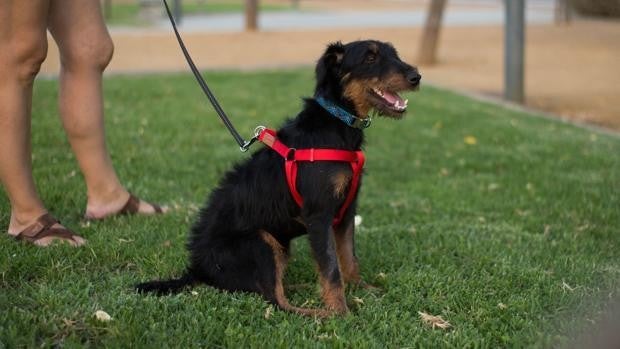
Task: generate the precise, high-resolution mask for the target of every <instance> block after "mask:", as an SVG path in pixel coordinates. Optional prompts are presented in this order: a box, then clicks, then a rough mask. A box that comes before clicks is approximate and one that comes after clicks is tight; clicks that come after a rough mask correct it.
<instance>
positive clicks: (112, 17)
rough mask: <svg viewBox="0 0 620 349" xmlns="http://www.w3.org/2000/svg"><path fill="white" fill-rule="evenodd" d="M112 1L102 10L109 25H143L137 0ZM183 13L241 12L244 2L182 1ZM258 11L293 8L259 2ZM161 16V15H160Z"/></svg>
mask: <svg viewBox="0 0 620 349" xmlns="http://www.w3.org/2000/svg"><path fill="white" fill-rule="evenodd" d="M111 1H112V6H111V8H110V9H109V10H107V11H108V12H107V13H106V10H104V13H105V17H106V22H107V23H108V24H111V25H145V24H148V23H145V22H144V21H143V19H141V18H140V4H139V3H138V1H134V2H120V3H119V2H117V1H114V0H111ZM181 3H182V9H183V15H197V14H202V15H205V14H223V13H236V12H237V13H238V12H243V11H244V9H245V3H244V1H243V0H228V1H222V0H220V1H211V0H202V1H200V0H193V1H187V0H185V1H182V2H181ZM168 4H169V5H170V6H173V2H172V1H171V0H169V1H168ZM160 5H161V9H162V11H164V7H163V4H160ZM258 9H259V11H285V10H293V9H294V7H293V4H292V3H291V4H288V5H287V4H269V3H267V4H265V3H259V7H258ZM162 18H163V17H162Z"/></svg>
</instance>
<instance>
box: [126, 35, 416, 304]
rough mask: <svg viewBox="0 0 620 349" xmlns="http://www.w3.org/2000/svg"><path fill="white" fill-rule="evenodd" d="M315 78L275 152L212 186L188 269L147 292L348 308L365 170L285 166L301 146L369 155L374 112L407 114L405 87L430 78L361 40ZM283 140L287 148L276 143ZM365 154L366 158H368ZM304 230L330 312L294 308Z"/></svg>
mask: <svg viewBox="0 0 620 349" xmlns="http://www.w3.org/2000/svg"><path fill="white" fill-rule="evenodd" d="M316 79H317V81H316V89H315V95H314V98H312V99H307V100H306V101H305V106H304V109H303V110H302V111H301V112H300V113H299V114H298V115H297V117H295V118H294V119H292V120H289V121H288V122H287V123H286V124H285V125H284V126H283V127H282V128H281V129H279V130H278V131H277V134H276V133H275V132H274V133H272V134H266V136H269V137H268V138H269V140H268V141H266V140H265V139H263V142H264V143H267V145H270V146H271V147H272V148H268V147H265V148H263V149H261V150H258V151H257V152H255V153H254V154H253V155H252V156H251V157H250V158H249V159H248V160H246V161H245V162H243V163H241V164H239V165H237V166H236V167H235V168H234V169H233V170H231V171H230V172H228V173H227V174H226V175H225V177H224V178H223V180H222V181H221V183H220V185H219V186H218V187H217V188H216V189H215V190H214V191H213V192H212V194H211V196H210V198H209V201H208V203H207V205H206V207H204V208H203V209H202V210H201V212H200V215H199V217H198V220H197V222H196V224H195V225H194V227H193V229H192V232H191V237H190V239H189V243H188V249H189V251H190V261H189V266H188V267H187V271H186V272H185V274H184V275H183V276H182V277H181V278H179V279H173V280H167V281H151V282H146V283H142V284H139V285H137V289H138V290H139V291H140V292H155V293H157V294H166V293H171V292H176V291H179V290H181V289H182V288H184V287H185V286H187V285H191V284H196V283H205V284H208V285H211V286H213V287H216V288H219V289H223V290H228V291H247V292H257V293H259V294H261V295H263V296H264V297H265V299H267V300H268V301H269V302H272V303H273V304H275V305H277V306H279V307H280V308H282V309H285V310H289V311H293V312H297V313H300V314H304V315H316V316H328V315H331V314H342V313H345V312H347V311H348V308H347V304H346V300H345V295H344V282H349V283H358V284H359V283H361V278H360V275H359V267H358V262H357V258H356V256H355V252H354V246H353V245H354V242H353V235H354V223H353V220H354V219H353V218H354V216H355V210H356V196H357V191H358V188H359V186H358V185H357V183H354V182H359V177H358V174H359V172H361V171H356V168H355V166H354V164H352V163H349V162H348V161H324V160H320V159H319V160H316V161H309V159H305V161H300V162H298V163H295V167H296V168H295V170H294V172H296V177H295V176H293V178H292V179H291V178H290V172H289V168H287V169H285V167H286V166H285V163H287V164H288V163H290V162H295V161H294V155H295V154H294V153H295V151H296V150H297V152H301V150H302V149H304V150H306V152H307V153H308V154H310V153H312V154H314V150H319V149H321V150H325V149H331V150H328V151H327V152H332V153H333V151H332V150H336V151H341V153H343V154H345V155H347V154H361V151H360V149H361V146H362V144H363V142H364V134H363V128H365V127H367V126H368V125H369V122H368V121H369V119H368V114H369V113H370V112H371V111H373V110H374V111H376V112H377V113H378V114H380V115H384V116H389V117H393V118H400V117H401V116H402V115H403V113H404V112H405V110H406V107H407V101H406V100H403V99H402V98H401V97H400V96H399V95H398V92H400V91H405V90H413V89H416V88H417V87H418V85H419V83H420V79H421V76H420V74H419V73H418V71H417V69H416V68H414V67H412V66H410V65H408V64H406V63H404V62H403V61H402V60H401V59H400V58H399V57H398V54H397V52H396V50H395V49H394V47H392V46H391V45H390V44H387V43H383V42H380V41H356V42H351V43H348V44H346V45H343V44H341V43H339V42H338V43H334V44H331V45H329V46H328V48H327V50H326V51H325V53H324V54H323V56H322V57H321V58H320V59H319V61H318V63H317V66H316ZM276 137H277V141H278V142H281V143H280V144H281V145H282V144H283V145H285V146H287V147H288V148H286V150H285V151H283V152H278V151H277V149H275V148H274V147H275V146H274V145H273V142H274V138H276ZM310 149H314V150H310ZM308 150H310V151H308ZM347 156H348V155H347ZM352 156H353V160H351V161H352V162H354V161H356V160H355V155H352ZM312 160H314V159H312ZM358 160H361V161H362V163H363V158H362V159H358ZM358 164H359V163H358ZM359 167H361V166H359ZM291 182H292V183H291ZM343 205H345V207H344V208H343ZM303 234H308V236H309V240H310V246H311V250H312V253H313V256H314V259H315V261H316V264H317V266H318V273H319V280H320V284H321V287H322V297H323V301H324V303H325V306H326V308H325V309H306V308H299V307H294V306H292V305H290V304H289V302H288V300H287V299H286V297H285V295H284V288H283V285H282V279H283V276H284V270H285V268H286V263H287V259H288V255H289V245H290V241H291V239H293V238H295V237H298V236H300V235H303Z"/></svg>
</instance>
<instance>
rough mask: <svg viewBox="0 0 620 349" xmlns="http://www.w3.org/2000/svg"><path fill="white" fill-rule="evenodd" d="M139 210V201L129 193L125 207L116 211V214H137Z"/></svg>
mask: <svg viewBox="0 0 620 349" xmlns="http://www.w3.org/2000/svg"><path fill="white" fill-rule="evenodd" d="M139 209H140V199H138V197H137V196H135V195H133V194H132V193H129V199H127V202H126V203H125V206H123V208H121V210H120V211H118V214H134V213H138V211H139Z"/></svg>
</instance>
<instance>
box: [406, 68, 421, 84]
mask: <svg viewBox="0 0 620 349" xmlns="http://www.w3.org/2000/svg"><path fill="white" fill-rule="evenodd" d="M407 80H408V81H409V83H410V84H412V85H417V84H419V83H420V80H422V75H420V74H419V73H418V72H417V71H412V72H410V73H409V74H407Z"/></svg>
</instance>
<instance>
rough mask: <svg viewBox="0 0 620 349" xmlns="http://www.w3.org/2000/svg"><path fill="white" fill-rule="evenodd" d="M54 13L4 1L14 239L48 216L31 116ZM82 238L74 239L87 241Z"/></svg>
mask: <svg viewBox="0 0 620 349" xmlns="http://www.w3.org/2000/svg"><path fill="white" fill-rule="evenodd" d="M48 10H49V2H48V1H43V0H41V1H22V0H0V77H1V78H0V180H1V181H2V184H3V185H4V188H5V190H6V192H7V195H8V197H9V201H10V203H11V219H10V222H9V228H8V233H9V234H11V235H17V234H18V233H20V232H21V231H23V230H24V229H25V228H27V227H28V226H30V225H31V224H33V223H34V222H35V220H36V219H37V218H39V217H40V216H41V215H43V214H44V213H46V212H47V210H46V209H45V207H44V206H43V203H42V202H41V200H40V198H39V196H38V194H37V191H36V188H35V184H34V179H33V177H32V161H31V145H30V117H31V115H30V113H31V107H32V86H33V83H34V78H35V76H36V75H37V73H38V71H39V68H40V65H41V63H42V62H43V61H44V60H45V56H46V55H47V36H46V35H47V34H46V27H47V20H48ZM55 227H58V225H56V226H55ZM57 239H59V238H54V237H45V238H42V239H40V240H38V241H37V242H36V243H37V244H39V245H48V244H50V243H51V242H52V241H53V240H57ZM60 240H64V239H60ZM76 240H77V242H74V241H70V240H68V241H69V243H71V244H73V245H78V244H83V243H84V240H83V239H81V238H79V237H76Z"/></svg>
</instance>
